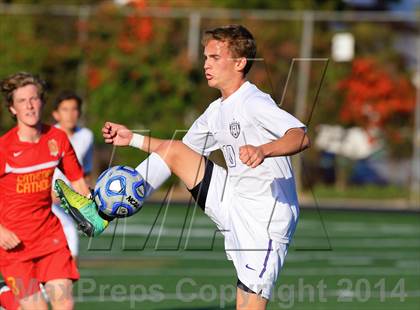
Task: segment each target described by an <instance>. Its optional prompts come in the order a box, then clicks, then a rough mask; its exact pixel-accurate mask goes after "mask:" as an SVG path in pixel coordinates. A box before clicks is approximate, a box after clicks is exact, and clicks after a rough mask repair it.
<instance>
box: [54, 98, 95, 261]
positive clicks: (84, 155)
mask: <svg viewBox="0 0 420 310" xmlns="http://www.w3.org/2000/svg"><path fill="white" fill-rule="evenodd" d="M82 103H83V101H82V99H81V98H80V96H79V95H77V94H76V93H75V92H73V91H68V90H66V91H63V92H61V93H60V94H59V95H58V96H57V98H56V99H55V100H54V111H53V113H52V115H53V117H54V119H55V121H56V122H57V124H56V125H55V127H57V128H60V129H61V130H63V131H64V132H65V133H66V134H67V137H68V138H69V140H70V142H71V144H72V146H73V148H74V151H75V152H76V156H77V159H78V160H79V163H80V165H81V166H82V167H83V171H84V177H85V180H86V183H87V184H89V181H90V173H91V171H92V162H93V142H94V141H93V134H92V131H91V130H90V129H88V128H85V127H82V126H79V121H80V117H81V113H82ZM57 179H62V180H64V181H65V182H66V183H67V184H70V183H69V181H68V179H67V178H66V177H65V175H64V174H63V173H62V172H61V170H60V169H58V168H57V169H55V172H54V177H53V180H54V181H55V180H57ZM52 195H53V205H52V209H53V212H54V214H55V215H56V216H57V217H58V218H59V219H60V222H61V224H62V225H63V229H64V233H65V235H66V238H67V242H68V244H69V248H70V251H71V254H72V255H73V257H74V258H77V255H78V248H79V236H78V232H77V229H76V227H75V223H74V221H73V219H72V218H71V217H70V216H69V215H68V214H67V213H65V212H64V210H63V209H62V208H60V207H59V205H60V201H59V199H57V198H56V195H55V193H52Z"/></svg>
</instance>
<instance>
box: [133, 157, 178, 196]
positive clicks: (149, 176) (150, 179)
mask: <svg viewBox="0 0 420 310" xmlns="http://www.w3.org/2000/svg"><path fill="white" fill-rule="evenodd" d="M136 170H137V171H138V172H139V173H140V174H141V176H142V177H143V178H144V180H145V181H146V183H147V184H146V185H147V188H146V193H145V198H147V197H149V196H150V195H151V194H152V193H153V192H154V191H155V190H156V189H158V188H159V187H160V186H161V185H162V184H163V183H164V182H165V181H166V180H167V179H168V178H169V177H170V176H171V169H169V167H168V165H167V164H166V163H165V161H164V160H163V159H162V157H160V156H159V155H158V154H157V153H151V154H150V156H149V157H148V158H146V159H145V160H144V161H142V162H141V163H140V165H138V166H137V167H136Z"/></svg>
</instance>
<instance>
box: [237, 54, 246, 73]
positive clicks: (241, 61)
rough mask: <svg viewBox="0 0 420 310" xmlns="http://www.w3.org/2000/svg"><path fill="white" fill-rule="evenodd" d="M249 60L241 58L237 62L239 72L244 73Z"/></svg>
mask: <svg viewBox="0 0 420 310" xmlns="http://www.w3.org/2000/svg"><path fill="white" fill-rule="evenodd" d="M246 63H247V60H246V58H245V57H239V58H238V59H237V61H236V69H237V70H238V71H243V70H244V69H245V66H246Z"/></svg>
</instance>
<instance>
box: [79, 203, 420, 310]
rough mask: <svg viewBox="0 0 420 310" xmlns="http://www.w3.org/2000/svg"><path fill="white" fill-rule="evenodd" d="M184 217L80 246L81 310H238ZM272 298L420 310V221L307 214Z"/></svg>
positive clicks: (218, 267) (220, 260)
mask: <svg viewBox="0 0 420 310" xmlns="http://www.w3.org/2000/svg"><path fill="white" fill-rule="evenodd" d="M188 210H189V209H188V208H186V207H182V206H170V207H168V208H160V207H159V206H156V205H146V206H145V207H144V209H143V210H142V211H141V212H140V213H139V214H137V215H136V216H134V217H132V218H129V219H124V220H120V221H119V223H118V224H117V225H116V226H115V223H114V224H113V225H114V226H112V227H110V228H111V229H108V230H107V233H106V234H105V235H103V236H101V237H100V238H97V239H91V240H89V239H88V238H82V240H81V249H80V250H81V253H80V271H81V280H80V281H79V282H78V284H77V285H76V286H75V296H76V301H77V309H101V310H105V309H130V308H131V309H201V310H204V309H234V308H235V307H234V294H233V293H234V290H235V284H236V277H235V272H234V269H233V265H232V264H231V262H229V261H228V260H227V259H226V257H225V254H224V251H223V240H222V238H221V236H220V235H219V234H218V233H217V234H216V235H215V226H214V225H213V224H212V223H211V222H210V220H208V219H207V217H206V216H205V215H203V213H202V212H201V210H198V211H197V212H194V211H193V210H194V209H193V208H191V209H190V210H189V211H188ZM153 223H155V225H154V226H153ZM114 229H115V230H114ZM114 232H115V234H114ZM213 236H215V238H213ZM273 297H274V298H273V301H272V302H270V305H269V309H378V310H379V309H381V310H387V309H390V310H391V309H392V310H394V309H401V310H403V309H404V310H405V309H407V310H408V309H419V308H420V216H419V214H408V213H404V214H400V213H374V212H356V211H354V212H346V211H340V212H338V211H320V213H318V212H317V211H315V210H307V209H303V210H301V219H300V223H299V226H298V229H297V232H296V235H295V239H294V243H293V245H292V246H291V248H290V250H289V254H288V257H287V260H286V263H285V266H284V269H283V271H282V272H281V275H280V277H279V281H278V284H277V287H276V289H275V291H274V294H273Z"/></svg>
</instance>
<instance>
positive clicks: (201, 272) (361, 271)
mask: <svg viewBox="0 0 420 310" xmlns="http://www.w3.org/2000/svg"><path fill="white" fill-rule="evenodd" d="M80 272H81V275H82V277H90V276H92V277H110V276H124V277H138V276H164V277H167V276H171V277H185V276H196V277H231V276H233V275H234V268H233V267H232V268H230V269H226V268H184V269H183V268H182V267H180V268H179V269H167V268H159V269H152V268H149V269H136V270H133V269H127V270H124V269H123V270H118V269H114V270H107V272H104V271H103V269H88V270H85V269H81V271H80ZM343 275H347V276H358V275H362V276H368V275H369V276H376V275H377V276H420V271H417V272H416V271H414V270H398V269H395V268H394V267H382V268H375V267H365V268H363V267H316V268H304V267H301V268H288V267H285V268H284V270H282V271H281V272H280V277H281V276H319V277H322V276H343Z"/></svg>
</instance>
